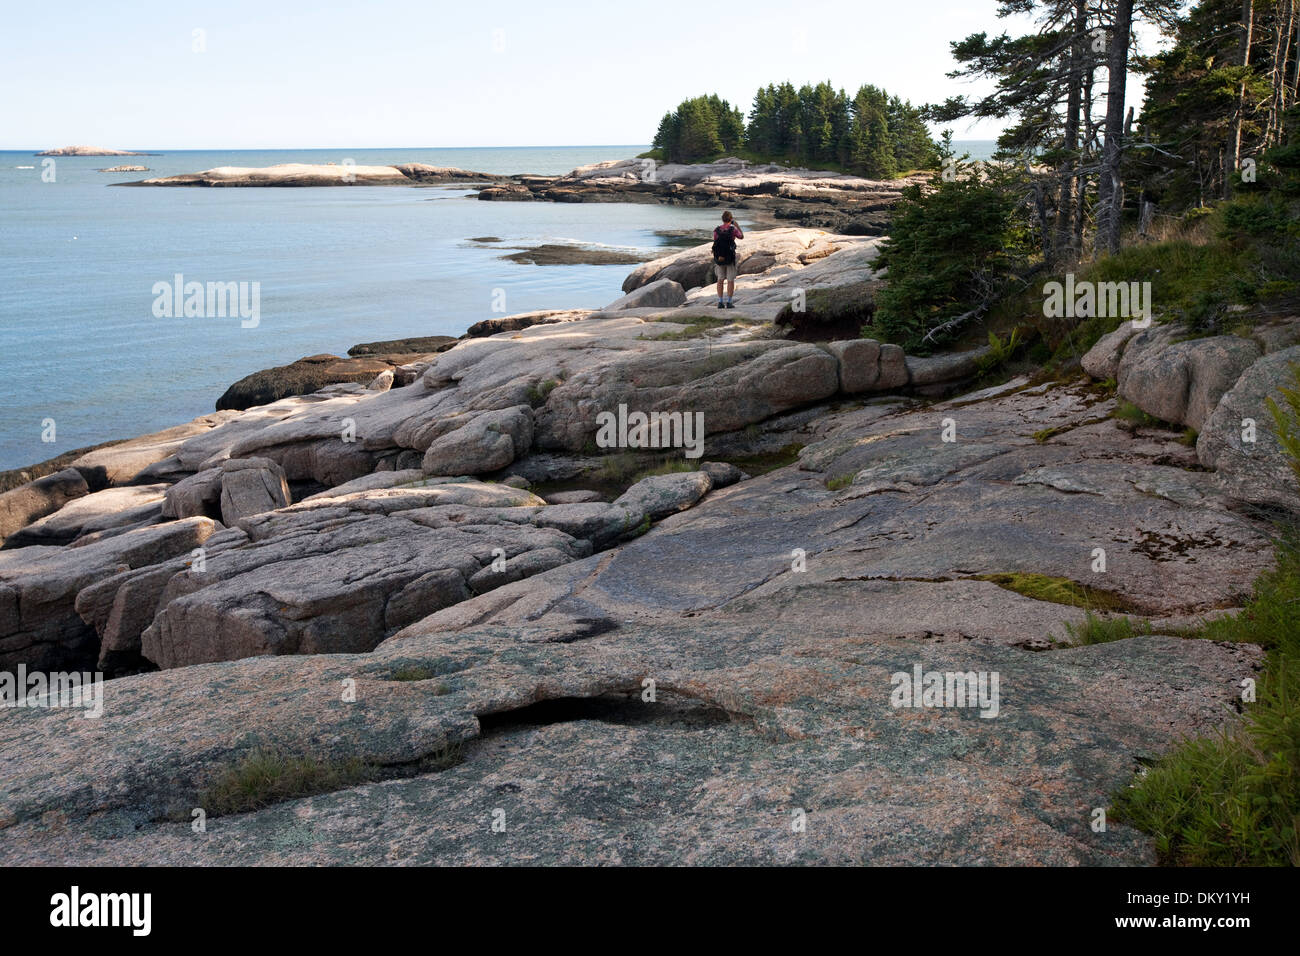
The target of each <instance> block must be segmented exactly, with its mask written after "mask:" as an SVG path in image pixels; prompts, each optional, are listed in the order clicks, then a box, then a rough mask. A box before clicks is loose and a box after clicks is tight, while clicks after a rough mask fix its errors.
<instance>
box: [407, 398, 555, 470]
mask: <svg viewBox="0 0 1300 956" xmlns="http://www.w3.org/2000/svg"><path fill="white" fill-rule="evenodd" d="M532 443H533V410H532V408H530V407H529V406H527V405H516V406H514V407H513V408H503V409H499V410H497V411H491V412H483V413H481V414H479V415H476V416H475V417H474V418H473V419H471V420H470V421H469V422H468V423H467V424H465V425H463V426H461V427H460V428H457V429H456V430H455V431H452V432H449V433H447V434H446V435H443V436H442V437H440V438H437V439H435V440H434V441H433V443H432V444H431V445H430V446H429V448H428V450H427V451H425V453H424V463H423V468H424V471H425V474H429V475H479V474H484V473H485V472H489V471H497V470H499V469H501V468H504V467H505V466H506V465H508V464H510V463H511V462H512V461H514V460H515V459H516V458H519V457H522V456H523V455H524V454H526V453H527V452H528V449H529V448H530V447H531V446H532Z"/></svg>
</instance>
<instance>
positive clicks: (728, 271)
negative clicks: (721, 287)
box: [713, 262, 736, 282]
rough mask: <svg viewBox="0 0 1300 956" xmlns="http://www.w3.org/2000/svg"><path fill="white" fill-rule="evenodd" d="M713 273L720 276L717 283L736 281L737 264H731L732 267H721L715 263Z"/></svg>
mask: <svg viewBox="0 0 1300 956" xmlns="http://www.w3.org/2000/svg"><path fill="white" fill-rule="evenodd" d="M713 271H714V272H715V273H717V276H718V280H717V281H719V282H735V281H736V264H735V263H734V262H733V263H731V264H730V265H725V266H724V265H719V264H718V263H716V262H715V263H714V264H713Z"/></svg>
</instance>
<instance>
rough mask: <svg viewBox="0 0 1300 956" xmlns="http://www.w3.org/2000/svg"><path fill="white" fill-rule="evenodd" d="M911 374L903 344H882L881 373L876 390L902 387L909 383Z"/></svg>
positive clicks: (882, 390)
mask: <svg viewBox="0 0 1300 956" xmlns="http://www.w3.org/2000/svg"><path fill="white" fill-rule="evenodd" d="M910 374H911V373H910V372H909V371H908V368H907V356H906V355H905V354H904V352H903V349H902V346H899V345H891V344H883V345H881V346H880V375H879V377H878V378H877V379H876V391H878V392H884V391H888V390H889V389H891V388H902V387H903V386H904V385H906V384H907V383H908V376H909V375H910Z"/></svg>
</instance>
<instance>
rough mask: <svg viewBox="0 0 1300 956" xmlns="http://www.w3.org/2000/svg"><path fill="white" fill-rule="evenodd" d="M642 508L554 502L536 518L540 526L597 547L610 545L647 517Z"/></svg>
mask: <svg viewBox="0 0 1300 956" xmlns="http://www.w3.org/2000/svg"><path fill="white" fill-rule="evenodd" d="M645 517H646V516H645V515H644V514H643V513H641V512H639V511H629V510H628V509H626V508H622V507H618V506H616V505H612V504H606V503H605V502H597V501H593V502H589V503H586V504H575V505H551V506H549V507H547V508H543V509H542V510H541V511H540V512H538V514H537V516H536V517H535V518H533V523H534V524H536V525H537V526H538V527H539V528H554V529H556V530H557V531H563V532H564V533H565V534H567V535H569V536H571V537H574V538H583V539H585V540H587V541H590V542H591V543H592V545H593V546H594V547H596V548H597V549H600V548H607V547H609V546H610V545H612V544H614V543H615V542H617V541H618V540H619V539H620V538H622V537H623V536H624V535H626V534H627V533H628V532H630V531H633V530H635V529H636V528H637V527H638V526H639V525H640V524H641V523H642V522H643V521H644V520H645Z"/></svg>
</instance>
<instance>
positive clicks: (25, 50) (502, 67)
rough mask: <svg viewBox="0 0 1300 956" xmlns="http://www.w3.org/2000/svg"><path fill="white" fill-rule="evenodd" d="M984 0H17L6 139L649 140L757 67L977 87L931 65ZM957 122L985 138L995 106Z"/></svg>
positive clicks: (262, 144) (7, 76) (986, 14)
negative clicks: (982, 117)
mask: <svg viewBox="0 0 1300 956" xmlns="http://www.w3.org/2000/svg"><path fill="white" fill-rule="evenodd" d="M995 10H996V2H995V0H914V2H912V3H899V2H897V0H799V2H797V3H791V2H790V0H744V2H743V3H740V2H726V3H710V2H700V0H692V2H680V0H656V2H654V3H648V2H633V3H617V2H615V3H610V2H599V3H598V2H594V0H593V2H577V0H545V2H540V0H533V2H518V0H504V2H502V0H495V2H493V3H490V4H482V5H479V6H473V5H469V6H467V5H465V4H456V5H448V4H444V3H439V2H437V0H419V2H413V0H409V2H408V0H370V2H344V0H311V2H297V0H260V2H249V0H226V2H222V3H217V4H213V3H202V4H199V3H185V2H177V0H168V2H154V0H127V3H124V4H106V3H103V2H102V0H94V2H88V0H65V2H59V3H50V2H46V3H41V2H25V3H13V4H9V5H7V8H6V12H5V17H4V26H3V30H2V31H0V148H11V149H27V148H33V149H44V148H48V147H54V146H66V145H72V144H86V145H94V146H103V147H110V148H120V149H131V148H135V149H144V148H158V149H166V148H170V149H187V148H188V149H220V148H225V149H258V148H265V149H271V148H307V147H354V148H364V147H402V146H410V147H455V146H562V145H566V146H567V145H624V144H638V143H648V142H649V141H650V139H651V138H652V137H653V135H654V131H655V129H656V127H657V126H658V123H659V119H660V117H661V116H662V115H663V114H664V113H665V112H667V111H668V110H670V109H672V108H673V107H674V106H676V104H677V103H678V102H680V101H681V100H683V99H685V98H687V97H690V96H696V95H700V94H703V93H710V92H712V93H717V94H718V95H719V96H721V97H723V98H724V99H728V100H730V101H731V102H732V103H733V105H738V106H740V108H741V109H742V110H743V111H745V112H748V109H749V106H750V104H751V102H752V100H753V95H754V91H755V90H756V89H757V88H758V87H760V86H763V85H766V84H768V83H773V82H775V83H779V82H782V81H785V80H789V81H791V82H792V83H794V84H795V85H796V86H798V85H801V84H802V83H805V82H811V83H816V82H819V81H821V80H830V82H831V83H832V84H833V85H834V86H836V87H837V88H841V87H842V88H844V89H846V90H847V91H848V92H849V94H850V95H852V93H853V91H855V90H856V89H857V88H858V87H859V86H861V85H862V84H864V83H871V84H874V85H876V86H881V87H884V88H885V89H886V90H888V91H889V92H890V93H891V94H895V95H898V96H901V97H903V98H904V99H908V100H911V101H912V102H913V103H916V104H920V103H924V102H931V101H934V102H937V101H939V100H942V99H944V98H946V97H948V96H950V95H954V94H957V93H962V92H968V93H969V92H979V90H980V87H978V86H973V85H971V84H970V83H969V82H967V81H958V80H952V79H949V78H948V77H947V76H946V75H945V74H947V73H948V72H949V71H950V70H951V69H953V68H954V65H955V64H954V63H953V61H952V59H951V56H950V53H949V42H950V41H952V40H956V39H960V38H961V37H963V36H965V35H967V34H968V33H972V32H978V31H980V30H988V31H989V32H997V31H999V30H1000V29H1002V27H1003V22H1002V21H998V20H997V18H996V16H995ZM1007 23H1008V24H1009V25H1010V28H1011V29H1013V30H1016V29H1017V27H1016V23H1015V21H1008V22H1007ZM1020 26H1021V27H1023V26H1024V22H1023V21H1021V23H1020ZM1130 88H1131V90H1132V85H1131V87H1130ZM952 128H953V135H954V136H955V137H956V138H957V139H991V138H993V137H995V136H996V135H997V132H998V129H999V125H998V124H996V123H993V124H988V123H984V124H971V123H969V122H965V121H963V122H960V123H957V124H954V125H953V127H952Z"/></svg>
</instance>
